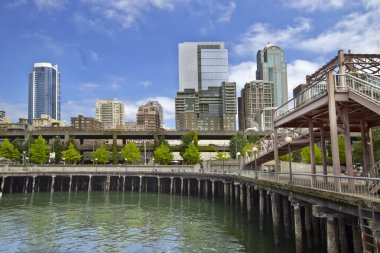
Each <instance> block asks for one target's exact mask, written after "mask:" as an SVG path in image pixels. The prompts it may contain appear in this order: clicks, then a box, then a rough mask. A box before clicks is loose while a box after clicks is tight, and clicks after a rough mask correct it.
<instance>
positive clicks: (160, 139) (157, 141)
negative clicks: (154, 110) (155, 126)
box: [153, 132, 169, 149]
mask: <svg viewBox="0 0 380 253" xmlns="http://www.w3.org/2000/svg"><path fill="white" fill-rule="evenodd" d="M161 144H164V145H167V146H169V143H168V142H167V141H166V140H165V136H163V135H158V134H157V132H155V133H154V145H153V147H154V149H156V148H157V147H159V146H160V145H161Z"/></svg>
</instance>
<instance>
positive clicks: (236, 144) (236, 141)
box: [230, 133, 248, 159]
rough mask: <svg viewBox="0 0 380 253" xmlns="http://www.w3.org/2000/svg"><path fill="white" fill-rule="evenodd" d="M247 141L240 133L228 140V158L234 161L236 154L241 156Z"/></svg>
mask: <svg viewBox="0 0 380 253" xmlns="http://www.w3.org/2000/svg"><path fill="white" fill-rule="evenodd" d="M247 142H248V141H247V140H246V139H245V138H244V136H243V135H242V134H241V133H237V134H236V135H235V136H234V137H232V138H231V139H230V156H231V158H232V159H236V153H237V152H240V154H242V149H243V147H244V146H245V145H246V144H247Z"/></svg>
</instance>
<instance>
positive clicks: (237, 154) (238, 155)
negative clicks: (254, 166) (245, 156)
mask: <svg viewBox="0 0 380 253" xmlns="http://www.w3.org/2000/svg"><path fill="white" fill-rule="evenodd" d="M236 158H237V160H238V170H239V174H240V172H241V171H240V152H236Z"/></svg>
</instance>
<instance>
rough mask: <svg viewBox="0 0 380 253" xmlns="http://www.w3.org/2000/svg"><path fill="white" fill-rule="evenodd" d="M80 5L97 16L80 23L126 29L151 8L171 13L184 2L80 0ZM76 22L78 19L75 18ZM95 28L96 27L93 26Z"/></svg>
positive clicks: (169, 0)
mask: <svg viewBox="0 0 380 253" xmlns="http://www.w3.org/2000/svg"><path fill="white" fill-rule="evenodd" d="M81 1H82V3H84V4H87V5H89V6H90V9H91V11H92V12H94V13H95V14H96V15H98V20H96V19H95V20H94V19H92V20H89V21H87V22H85V21H84V20H83V19H86V18H85V17H83V16H82V17H79V20H80V21H81V22H85V23H89V24H91V23H94V22H96V23H99V21H100V22H102V21H106V22H112V23H117V24H119V25H120V26H121V27H122V28H124V29H127V28H130V27H131V26H132V25H134V24H136V23H137V22H138V21H139V20H142V19H144V14H143V13H144V12H145V11H148V10H150V9H152V8H157V9H161V10H166V11H171V10H173V9H174V7H175V5H176V4H178V3H179V2H184V1H185V0H139V1H130V0H107V1H104V0H81ZM77 20H78V17H77ZM94 28H96V26H94Z"/></svg>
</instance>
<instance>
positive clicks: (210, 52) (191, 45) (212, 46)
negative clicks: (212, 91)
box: [178, 42, 228, 92]
mask: <svg viewBox="0 0 380 253" xmlns="http://www.w3.org/2000/svg"><path fill="white" fill-rule="evenodd" d="M178 51H179V52H178V61H179V92H184V91H185V89H194V90H195V91H196V92H197V91H200V90H207V88H208V87H211V86H218V87H220V86H221V83H222V82H226V81H228V50H227V49H225V48H224V43H223V42H183V43H180V44H179V45H178Z"/></svg>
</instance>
